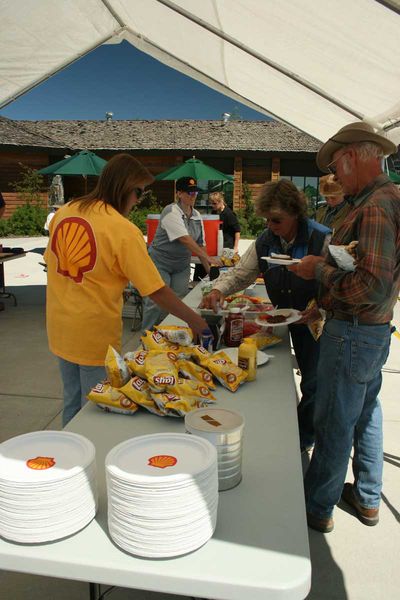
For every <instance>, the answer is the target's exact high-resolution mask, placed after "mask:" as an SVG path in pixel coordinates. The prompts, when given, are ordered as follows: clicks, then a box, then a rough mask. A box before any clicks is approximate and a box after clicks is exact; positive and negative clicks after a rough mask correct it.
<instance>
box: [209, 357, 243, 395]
mask: <svg viewBox="0 0 400 600" xmlns="http://www.w3.org/2000/svg"><path fill="white" fill-rule="evenodd" d="M207 368H208V369H209V370H210V371H211V373H212V374H213V375H214V376H215V377H216V378H217V379H218V381H219V382H220V383H221V384H222V385H223V386H224V387H226V388H227V389H228V390H230V391H231V392H236V390H237V389H238V387H239V386H240V385H241V384H242V383H244V382H245V381H246V377H247V372H246V371H243V369H241V368H240V367H238V366H237V365H235V363H233V362H232V361H231V359H230V358H229V356H228V355H227V354H226V353H225V352H224V351H223V350H221V351H219V352H215V353H214V354H213V355H212V356H211V357H210V358H209V360H208V361H207Z"/></svg>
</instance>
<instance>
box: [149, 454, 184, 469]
mask: <svg viewBox="0 0 400 600" xmlns="http://www.w3.org/2000/svg"><path fill="white" fill-rule="evenodd" d="M177 462H178V461H177V459H176V458H175V456H170V455H168V454H157V456H152V457H151V458H149V462H148V463H147V464H149V465H150V467H158V468H159V469H165V468H166V467H173V466H174V465H176V463H177Z"/></svg>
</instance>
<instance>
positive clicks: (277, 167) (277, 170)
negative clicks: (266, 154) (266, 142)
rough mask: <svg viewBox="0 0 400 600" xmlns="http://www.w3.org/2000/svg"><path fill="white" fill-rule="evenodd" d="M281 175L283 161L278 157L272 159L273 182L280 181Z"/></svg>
mask: <svg viewBox="0 0 400 600" xmlns="http://www.w3.org/2000/svg"><path fill="white" fill-rule="evenodd" d="M280 175H281V160H280V158H279V157H278V156H274V157H273V159H272V168H271V181H278V180H279V178H280Z"/></svg>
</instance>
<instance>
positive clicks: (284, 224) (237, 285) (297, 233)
mask: <svg viewBox="0 0 400 600" xmlns="http://www.w3.org/2000/svg"><path fill="white" fill-rule="evenodd" d="M256 212H257V213H258V214H259V215H260V216H262V217H265V220H266V225H267V226H266V228H265V230H264V231H263V232H262V233H261V235H260V236H259V237H258V238H257V240H256V241H255V242H254V243H253V244H252V245H251V246H250V247H249V248H248V250H247V251H246V252H245V254H244V255H243V256H242V258H241V260H240V262H239V263H238V264H237V265H235V266H234V267H233V268H231V269H229V271H228V272H227V273H226V274H223V275H221V276H220V277H219V278H218V279H216V280H215V282H214V287H213V289H212V291H211V292H210V293H209V294H208V295H207V296H206V297H205V298H204V299H203V302H202V306H204V307H205V308H213V309H214V310H215V311H216V310H217V308H218V305H222V303H223V301H224V298H225V297H226V296H228V295H230V294H233V293H234V292H237V291H239V290H243V289H245V288H246V287H248V286H249V285H250V284H251V283H253V282H254V281H255V279H256V278H257V277H258V275H259V273H262V275H263V278H264V282H265V287H266V290H267V293H268V296H269V299H270V301H271V302H272V304H274V305H275V306H277V307H279V308H295V309H297V310H300V311H305V312H304V317H303V319H302V320H301V321H299V322H298V323H293V324H292V325H289V331H290V335H291V338H292V342H293V347H294V352H295V355H296V359H297V363H298V366H299V369H300V371H301V383H300V389H301V393H302V398H301V401H300V403H299V406H298V421H299V432H300V447H301V449H302V450H307V449H308V448H310V447H311V446H312V445H313V443H314V427H313V414H314V397H315V390H316V383H317V364H318V354H319V343H318V341H316V340H315V339H314V337H313V336H312V335H311V333H310V330H309V328H308V326H307V325H306V323H307V322H308V320H310V321H312V320H315V318H316V317H315V314H313V313H312V312H311V311H306V308H307V305H308V303H309V302H310V301H311V300H313V299H314V298H315V297H316V293H317V282H316V281H315V280H312V281H305V280H304V279H301V278H300V277H297V276H296V275H295V274H294V273H291V272H290V271H288V269H287V268H286V266H278V265H272V264H270V263H268V262H267V261H266V260H264V258H263V257H265V256H271V253H275V254H285V255H287V256H289V257H290V258H298V259H301V258H303V257H304V256H306V255H307V254H314V255H317V256H319V255H321V254H324V253H325V252H326V250H327V245H328V243H329V240H330V235H329V234H330V230H329V229H328V228H327V227H325V226H324V225H320V224H319V223H317V222H316V221H313V220H311V219H309V218H308V217H307V200H306V198H305V196H304V194H303V193H302V192H300V191H299V190H298V189H297V188H296V186H295V185H294V184H293V183H292V182H291V181H287V180H286V179H281V180H280V181H276V182H272V181H271V182H269V183H267V184H265V186H264V187H263V189H262V190H261V193H260V196H259V197H258V198H257V200H256Z"/></svg>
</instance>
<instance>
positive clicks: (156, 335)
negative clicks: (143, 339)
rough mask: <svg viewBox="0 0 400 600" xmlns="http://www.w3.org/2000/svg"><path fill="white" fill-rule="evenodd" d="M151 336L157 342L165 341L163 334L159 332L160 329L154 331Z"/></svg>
mask: <svg viewBox="0 0 400 600" xmlns="http://www.w3.org/2000/svg"><path fill="white" fill-rule="evenodd" d="M151 337H152V338H153V340H154V341H155V342H156V343H157V344H163V343H164V342H165V340H164V338H163V336H162V335H161V333H158V331H153V333H152V334H151Z"/></svg>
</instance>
